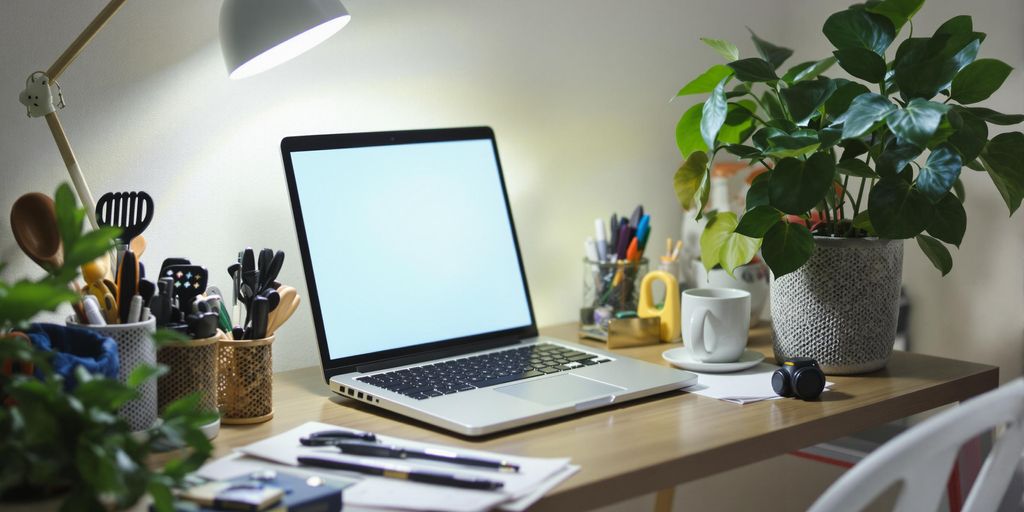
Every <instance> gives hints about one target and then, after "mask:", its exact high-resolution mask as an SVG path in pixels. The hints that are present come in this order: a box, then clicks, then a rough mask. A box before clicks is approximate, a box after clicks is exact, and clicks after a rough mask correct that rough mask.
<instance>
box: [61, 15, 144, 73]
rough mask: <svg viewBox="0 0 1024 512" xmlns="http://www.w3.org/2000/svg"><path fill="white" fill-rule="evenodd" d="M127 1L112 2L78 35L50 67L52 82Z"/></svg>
mask: <svg viewBox="0 0 1024 512" xmlns="http://www.w3.org/2000/svg"><path fill="white" fill-rule="evenodd" d="M125 1H126V0H110V3H108V4H107V5H106V7H104V8H103V10H101V11H100V13H99V14H97V15H96V18H94V19H93V20H92V22H91V23H89V25H88V26H86V27H85V30H83V31H82V33H81V34H78V37H76V38H75V40H74V41H72V42H71V45H70V46H68V48H67V49H66V50H64V53H62V54H60V57H57V61H56V62H54V63H53V65H52V66H50V69H48V70H46V76H48V77H50V80H51V81H52V80H56V79H57V78H58V77H59V76H60V75H61V74H63V73H64V70H66V69H67V68H68V66H70V65H71V63H72V62H73V61H74V60H75V58H76V57H78V54H79V53H82V50H83V49H85V46H86V45H87V44H89V41H92V38H93V37H95V36H96V34H97V33H98V32H99V31H100V30H102V29H103V27H104V26H105V25H106V24H107V22H108V21H110V18H111V17H113V16H114V14H116V13H117V11H118V9H120V8H121V6H122V5H124V3H125Z"/></svg>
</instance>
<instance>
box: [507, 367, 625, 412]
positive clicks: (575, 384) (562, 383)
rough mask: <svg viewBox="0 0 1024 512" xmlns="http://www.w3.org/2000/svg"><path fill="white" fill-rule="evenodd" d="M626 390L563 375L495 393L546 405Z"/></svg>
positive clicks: (572, 401) (571, 401)
mask: <svg viewBox="0 0 1024 512" xmlns="http://www.w3.org/2000/svg"><path fill="white" fill-rule="evenodd" d="M625 389H626V388H620V387H618V386H612V385H609V384H605V383H603V382H597V381H595V380H590V379H584V378H583V377H577V376H576V375H571V374H563V375H558V376H555V377H549V378H547V379H539V380H534V381H530V382H524V383H522V384H512V385H509V386H503V387H500V388H495V389H494V390H495V391H498V392H501V393H505V394H507V395H512V396H514V397H516V398H522V399H524V400H529V401H531V402H537V403H539V404H544V405H557V404H564V403H578V402H580V401H582V400H586V399H588V398H596V397H600V396H606V395H611V394H614V393H617V392H620V391H623V390H625Z"/></svg>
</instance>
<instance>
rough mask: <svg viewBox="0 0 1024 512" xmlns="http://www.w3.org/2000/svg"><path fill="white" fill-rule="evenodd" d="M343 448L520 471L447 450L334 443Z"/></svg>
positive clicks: (506, 464)
mask: <svg viewBox="0 0 1024 512" xmlns="http://www.w3.org/2000/svg"><path fill="white" fill-rule="evenodd" d="M333 446H334V447H336V448H337V449H339V450H341V453H345V454H348V455H365V456H367V457H388V458H392V459H425V460H436V461H441V462H448V463H450V464H459V465H462V466H476V467H481V468H491V469H497V470H499V471H507V472H513V473H518V472H519V465H518V464H512V463H511V462H508V461H504V460H492V459H480V458H476V457H467V456H465V455H459V454H457V453H455V452H450V451H447V450H436V449H426V450H410V449H407V448H400V447H398V446H385V445H381V444H366V443H352V442H344V441H342V442H338V443H335V444H334V445H333Z"/></svg>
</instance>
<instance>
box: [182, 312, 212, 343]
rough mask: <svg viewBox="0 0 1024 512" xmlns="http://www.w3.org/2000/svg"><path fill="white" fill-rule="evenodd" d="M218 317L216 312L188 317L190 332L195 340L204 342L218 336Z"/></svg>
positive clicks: (193, 314)
mask: <svg viewBox="0 0 1024 512" xmlns="http://www.w3.org/2000/svg"><path fill="white" fill-rule="evenodd" d="M217 317H218V314H217V313H215V312H212V311H211V312H207V313H192V314H190V315H188V332H189V334H190V335H191V336H192V338H193V339H197V340H203V339H206V338H212V337H213V336H215V335H216V334H217Z"/></svg>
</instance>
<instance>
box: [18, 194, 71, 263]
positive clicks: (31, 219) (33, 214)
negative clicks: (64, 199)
mask: <svg viewBox="0 0 1024 512" xmlns="http://www.w3.org/2000/svg"><path fill="white" fill-rule="evenodd" d="M11 230H12V231H13V232H14V239H15V240H16V241H17V242H18V247H21V250H22V252H24V253H25V254H26V255H27V256H28V257H29V258H31V259H32V261H34V262H36V264H37V265H39V266H40V267H43V269H44V270H46V271H52V270H54V269H56V268H59V267H60V266H62V265H63V264H64V247H63V244H62V243H61V240H60V231H58V230H57V210H56V208H55V207H54V205H53V199H51V198H50V197H49V196H47V195H46V194H41V193H39V192H30V193H28V194H25V195H23V196H21V197H19V198H18V200H17V201H15V202H14V206H12V207H11Z"/></svg>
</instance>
